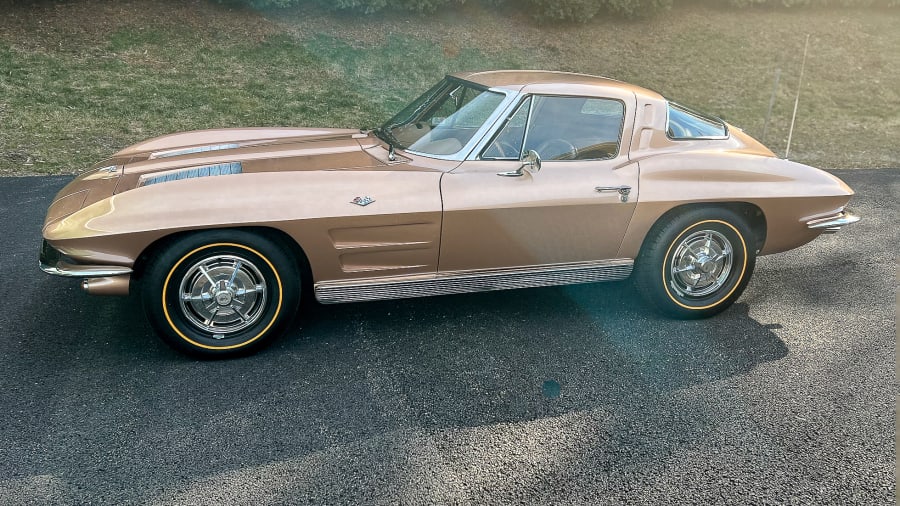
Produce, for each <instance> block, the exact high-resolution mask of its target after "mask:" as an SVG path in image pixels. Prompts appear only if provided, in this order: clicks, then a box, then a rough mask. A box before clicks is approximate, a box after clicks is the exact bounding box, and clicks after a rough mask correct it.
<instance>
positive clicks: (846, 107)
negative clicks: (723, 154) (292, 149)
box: [0, 0, 900, 175]
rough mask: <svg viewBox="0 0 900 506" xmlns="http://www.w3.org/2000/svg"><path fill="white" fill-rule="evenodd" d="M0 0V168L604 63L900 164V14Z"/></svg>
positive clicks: (366, 108)
mask: <svg viewBox="0 0 900 506" xmlns="http://www.w3.org/2000/svg"><path fill="white" fill-rule="evenodd" d="M3 2H4V0H0V10H2V12H3V15H2V16H0V125H2V126H0V175H24V174H61V173H75V172H80V171H81V170H83V169H84V168H86V167H87V166H89V165H91V164H92V163H94V162H96V161H99V160H101V159H103V158H104V157H106V156H108V155H109V154H110V153H112V152H113V151H115V150H118V149H120V148H122V147H124V146H126V145H128V144H131V143H134V142H136V141H139V140H141V139H145V138H148V137H152V136H156V135H161V134H164V133H169V132H173V131H179V130H189V129H199V128H213V127H228V126H262V125H282V126H336V127H370V126H374V125H377V124H379V123H380V122H381V121H383V120H384V119H386V118H387V117H388V116H390V115H391V113H392V112H393V111H395V110H396V109H397V108H398V107H399V106H401V105H402V104H403V103H404V102H406V101H407V100H409V99H411V98H412V97H414V96H416V95H418V94H419V93H420V92H421V91H423V90H424V89H425V88H426V87H427V86H429V85H430V84H431V83H433V82H434V81H436V80H437V79H439V78H440V77H441V76H442V75H443V74H445V73H447V72H452V71H457V70H471V69H493V68H541V69H551V70H568V71H577V72H585V73H590V74H599V75H606V76H609V77H614V78H617V79H621V80H625V81H630V82H634V83H637V84H641V85H644V86H647V87H649V88H652V89H655V90H657V91H659V92H661V93H663V94H664V95H666V96H669V97H671V98H673V99H676V100H678V101H680V102H683V103H685V104H689V105H692V106H695V107H697V108H699V109H701V110H704V111H707V112H709V113H712V114H717V115H720V116H722V117H724V118H725V119H726V120H728V121H730V122H731V123H733V124H735V125H737V126H740V127H742V128H744V129H745V130H746V131H748V132H749V133H750V134H751V135H754V136H756V137H757V138H761V137H762V134H763V128H764V123H765V117H766V110H767V108H768V104H769V100H770V96H771V93H772V90H773V82H774V77H775V75H776V72H780V80H779V86H778V88H777V91H776V101H775V105H774V109H773V113H772V117H771V120H770V122H769V125H768V130H767V132H766V135H765V138H764V139H762V140H764V142H765V143H766V144H767V145H768V146H769V147H771V148H772V149H773V150H774V151H775V152H776V153H779V154H781V153H783V152H784V149H785V141H786V138H787V132H788V125H789V122H790V116H791V111H792V108H793V101H794V94H795V93H796V90H797V82H798V77H799V71H800V60H801V57H802V53H803V43H804V40H805V38H806V34H810V35H811V37H810V48H809V55H808V57H807V62H806V71H805V74H804V80H803V86H802V90H801V97H800V108H799V112H798V117H797V124H796V127H795V132H794V139H793V144H792V147H791V158H792V159H794V160H797V161H801V162H805V163H810V164H813V165H817V166H821V167H826V168H838V167H840V168H845V167H900V142H898V138H900V85H898V84H897V83H900V51H898V50H897V48H900V29H898V27H900V9H891V10H878V9H843V8H840V9H831V10H823V9H797V10H782V9H778V10H771V9H756V10H753V9H751V10H732V9H726V8H721V9H718V8H716V9H710V8H708V7H703V6H699V5H696V4H692V5H686V6H681V7H678V8H676V9H675V10H673V11H670V12H667V13H663V14H661V15H658V16H656V17H654V18H652V19H645V20H635V21H625V20H621V19H615V18H611V19H598V20H595V21H592V22H591V23H590V24H588V25H585V26H567V25H550V26H544V25H541V24H540V23H537V22H535V21H533V20H531V19H530V18H528V17H527V16H525V15H522V14H520V13H517V12H514V11H512V10H510V11H507V12H499V13H498V12H494V11H487V10H483V9H482V8H480V7H479V6H477V5H472V4H467V5H465V6H464V7H462V8H458V9H455V10H453V11H445V12H440V13H437V14H435V15H432V16H426V17H422V18H420V17H416V16H411V15H410V16H407V15H399V16H398V15H386V14H381V15H378V16H375V17H359V16H350V15H333V14H328V13H323V12H320V11H316V10H311V9H295V10H288V11H272V12H267V13H257V12H253V11H248V10H236V9H233V8H228V7H226V6H222V5H219V4H217V3H212V2H210V3H208V2H203V1H186V2H178V1H161V0H149V1H136V0H135V1H119V2H106V1H101V0H91V1H72V2H64V3H57V2H42V3H38V4H36V5H14V4H12V3H11V2H8V0H7V3H3Z"/></svg>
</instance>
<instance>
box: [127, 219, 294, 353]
mask: <svg viewBox="0 0 900 506" xmlns="http://www.w3.org/2000/svg"><path fill="white" fill-rule="evenodd" d="M287 251H288V250H287V248H285V247H283V246H282V245H281V244H279V242H278V241H275V240H273V239H270V238H268V237H266V236H263V235H259V234H254V233H250V232H247V231H243V230H211V231H205V232H200V233H197V234H192V235H189V236H185V237H181V238H179V239H177V240H175V241H174V242H173V243H171V244H170V245H168V247H167V248H165V249H164V250H163V251H162V252H161V253H160V254H159V255H158V256H157V257H156V258H155V259H154V260H153V261H152V263H151V264H150V265H149V266H148V269H147V271H146V272H145V274H144V278H143V283H142V284H143V286H142V295H143V302H144V309H145V312H146V313H147V317H148V319H149V320H150V323H151V324H152V325H153V327H154V328H155V329H156V331H157V332H158V333H159V335H160V337H162V339H163V340H164V341H165V342H166V343H167V344H169V345H170V346H172V347H173V348H175V349H177V350H179V351H181V352H184V353H187V354H189V355H194V356H200V357H215V356H218V357H224V356H233V355H239V354H246V353H249V352H252V351H255V350H257V349H258V348H259V347H261V346H262V345H264V344H265V343H266V342H268V341H269V340H270V339H271V338H273V337H274V336H275V335H277V334H278V332H279V331H280V330H282V329H283V327H284V326H285V324H286V323H287V322H288V321H289V320H290V318H291V316H292V315H293V314H294V312H295V311H296V307H297V303H298V301H299V290H300V273H299V269H298V268H297V262H296V260H294V259H292V258H291V257H290V255H289V254H288V253H287Z"/></svg>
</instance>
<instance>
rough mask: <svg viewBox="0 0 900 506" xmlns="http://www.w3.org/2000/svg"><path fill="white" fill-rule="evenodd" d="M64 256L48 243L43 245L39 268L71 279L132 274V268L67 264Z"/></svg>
mask: <svg viewBox="0 0 900 506" xmlns="http://www.w3.org/2000/svg"><path fill="white" fill-rule="evenodd" d="M62 258H63V256H62V255H61V254H60V252H59V251H57V250H56V249H55V248H54V247H53V246H50V244H49V243H48V242H47V241H44V242H43V243H42V244H41V255H40V259H39V261H38V266H40V268H41V270H42V271H44V272H46V273H47V274H52V275H54V276H65V277H70V278H102V277H107V276H122V275H125V274H131V268H130V267H123V266H121V265H77V264H71V263H68V262H65V261H63V260H62Z"/></svg>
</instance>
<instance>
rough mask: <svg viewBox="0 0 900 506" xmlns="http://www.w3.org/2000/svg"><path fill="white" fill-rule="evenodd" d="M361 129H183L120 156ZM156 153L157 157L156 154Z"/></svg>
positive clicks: (344, 135)
mask: <svg viewBox="0 0 900 506" xmlns="http://www.w3.org/2000/svg"><path fill="white" fill-rule="evenodd" d="M355 134H359V130H353V129H339V128H220V129H214V130H195V131H191V132H179V133H174V134H169V135H163V136H160V137H155V138H153V139H147V140H145V141H142V142H139V143H137V144H133V145H131V146H128V147H127V148H124V149H122V150H121V151H119V152H118V153H115V154H114V155H113V156H114V157H116V158H132V157H141V156H142V155H143V156H144V157H153V158H156V157H159V156H173V154H174V156H177V154H178V152H180V151H187V150H191V149H194V150H195V151H199V150H200V149H201V148H215V147H219V149H224V146H226V145H227V146H229V147H230V146H233V147H246V146H259V145H266V144H276V143H283V142H292V141H293V142H311V141H315V140H324V139H333V138H351V137H352V136H353V135H355ZM153 155H156V156H153Z"/></svg>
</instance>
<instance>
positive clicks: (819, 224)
mask: <svg viewBox="0 0 900 506" xmlns="http://www.w3.org/2000/svg"><path fill="white" fill-rule="evenodd" d="M860 219H861V218H860V217H859V216H857V215H855V214H853V213H852V212H850V211H849V210H846V209H844V210H842V211H840V212H837V213H835V214H832V215H829V216H824V217H821V218H816V219H814V220H810V221H807V222H806V228H809V229H811V230H821V231H822V233H824V234H833V233H835V232H837V231H838V230H840V229H841V228H842V227H844V226H846V225H850V224H851V223H856V222H857V221H859V220H860Z"/></svg>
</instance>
